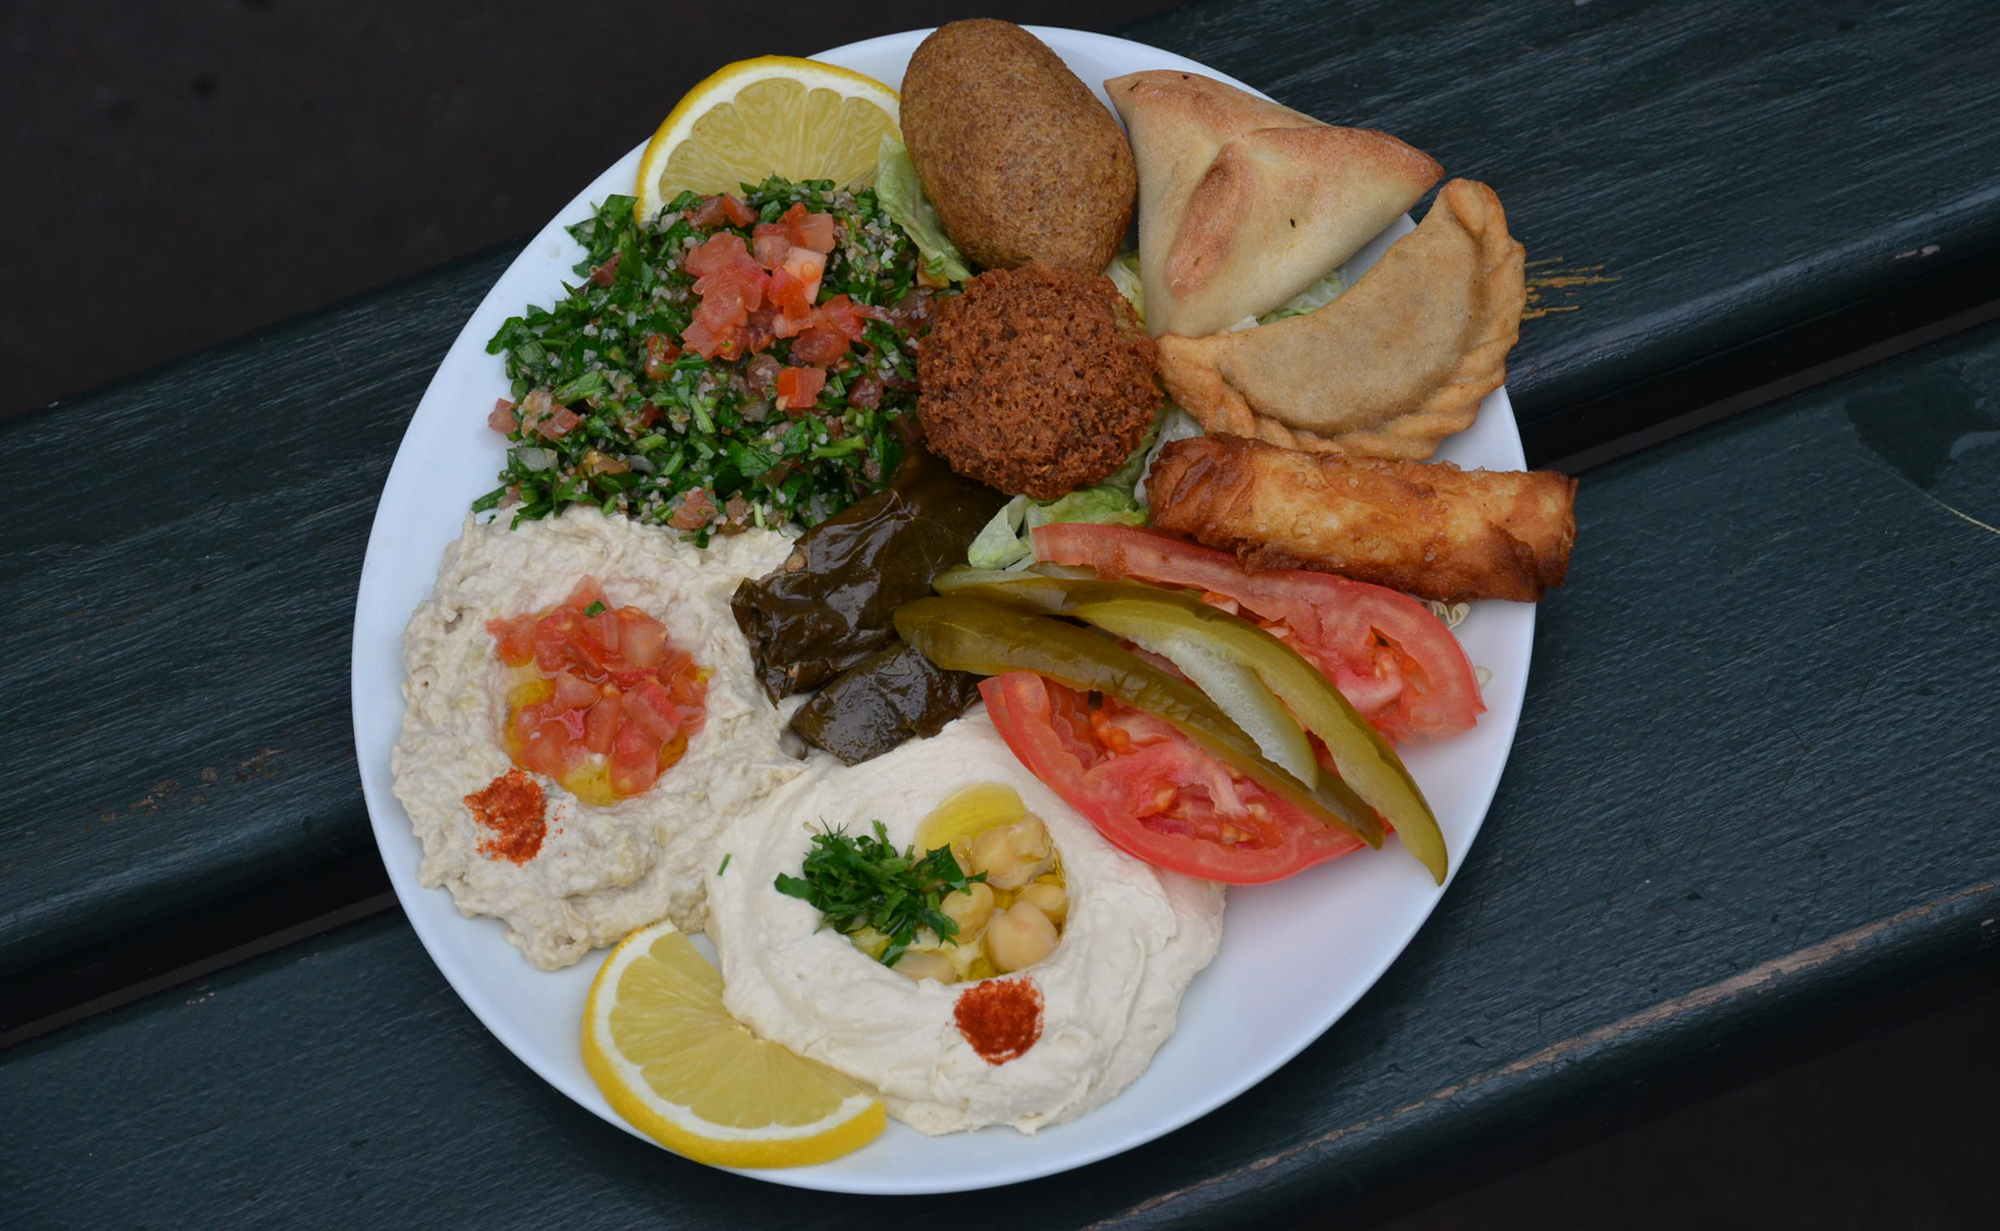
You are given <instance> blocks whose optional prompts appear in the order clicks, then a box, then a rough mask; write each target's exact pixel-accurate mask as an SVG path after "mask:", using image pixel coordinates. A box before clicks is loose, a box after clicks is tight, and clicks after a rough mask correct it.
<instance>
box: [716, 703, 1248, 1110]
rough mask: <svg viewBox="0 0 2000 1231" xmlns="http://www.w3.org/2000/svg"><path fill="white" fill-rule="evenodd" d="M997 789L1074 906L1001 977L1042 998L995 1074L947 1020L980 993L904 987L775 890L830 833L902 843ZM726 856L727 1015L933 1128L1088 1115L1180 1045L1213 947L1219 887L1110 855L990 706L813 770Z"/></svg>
mask: <svg viewBox="0 0 2000 1231" xmlns="http://www.w3.org/2000/svg"><path fill="white" fill-rule="evenodd" d="M984 782H997V783H1002V784H1005V785H1007V786H1011V787H1013V788H1014V789H1015V790H1016V791H1017V792H1019V793H1020V796H1021V800H1022V802H1023V803H1025V804H1026V805H1027V808H1028V811H1029V812H1031V813H1033V814H1035V815H1036V816H1039V817H1040V818H1041V819H1042V821H1043V823H1044V824H1046V825H1047V826H1048V830H1049V833H1050V836H1051V837H1053V838H1054V840H1055V845H1056V850H1057V852H1058V853H1059V854H1060V856H1061V859H1062V866H1063V874H1064V877H1065V879H1066V880H1067V883H1068V889H1069V894H1070V907H1069V916H1068V920H1067V924H1066V926H1065V928H1064V931H1063V935H1062V941H1061V943H1060V944H1058V945H1057V946H1056V949H1055V951H1054V952H1053V953H1051V954H1050V955H1049V956H1048V957H1046V958H1044V959H1043V960H1042V961H1040V962H1037V963H1036V964H1034V965H1032V966H1029V967H1027V968H1025V969H1023V970H1021V971H1017V972H1015V973H1013V974H1010V975H1007V976H1005V978H1006V979H1009V980H1014V979H1021V978H1024V977H1025V978H1030V979H1032V980H1033V981H1034V983H1035V985H1036V988H1037V989H1038V990H1039V991H1040V993H1041V997H1042V1019H1041V1033H1040V1037H1039V1038H1038V1039H1037V1040H1036V1041H1035V1042H1034V1044H1033V1045H1032V1046H1030V1047H1029V1048H1028V1049H1027V1050H1026V1051H1025V1052H1023V1053H1022V1054H1020V1055H1019V1056H1017V1057H1015V1058H1014V1059H1011V1060H1006V1061H1004V1062H1002V1063H989V1062H988V1061H987V1060H985V1059H983V1058H981V1056H980V1054H979V1053H978V1052H977V1051H975V1050H974V1048H973V1046H972V1044H971V1043H970V1042H969V1041H968V1040H967V1038H966V1037H965V1036H964V1035H963V1034H962V1033H961V1032H960V1030H959V1028H958V1026H957V1024H956V1021H955V1019H954V1010H955V1008H956V1006H957V1003H958V1000H959V998H960V997H961V996H963V995H965V994H966V993H967V991H968V989H971V988H977V987H982V986H984V985H985V983H986V982H990V981H982V982H979V983H955V984H951V985H949V986H947V985H944V984H940V983H936V982H933V981H931V980H928V979H925V980H922V981H918V982H912V981H911V980H910V979H909V978H907V977H906V976H904V975H900V974H898V973H896V972H895V971H894V970H892V969H890V968H889V967H887V966H883V965H882V964H880V963H879V962H876V961H874V960H873V959H871V958H870V957H869V956H868V955H867V954H865V953H862V952H861V951H860V950H858V949H856V948H855V947H854V945H853V944H852V943H851V942H850V941H849V940H848V939H847V938H846V937H843V936H841V935H839V934H838V933H836V932H834V931H832V930H831V929H822V928H821V927H820V912H819V911H818V910H817V909H815V908H814V907H813V906H812V905H810V904H809V903H807V902H805V901H802V900H800V899H798V898H792V897H787V896H785V895H784V894H781V893H779V892H778V891H777V890H776V889H775V888H773V886H772V882H773V881H774V880H775V879H776V877H777V876H778V874H779V873H781V872H783V873H788V874H790V875H793V876H796V875H798V874H799V869H800V865H801V863H802V862H803V860H804V858H805V855H806V853H807V851H808V850H809V849H810V848H811V845H812V836H813V834H814V833H816V832H818V831H819V829H820V827H821V826H822V825H827V826H835V827H844V828H845V829H846V830H847V832H849V833H862V832H866V831H867V829H868V827H869V825H870V823H871V822H873V821H877V820H879V821H881V822H883V824H884V825H885V826H886V827H887V828H888V833H889V838H890V840H891V841H892V842H894V843H895V844H896V846H897V847H899V848H900V847H903V846H906V845H908V844H909V843H910V842H912V841H913V840H914V838H915V836H916V831H917V827H918V825H919V824H921V823H922V822H923V820H924V818H925V817H927V816H928V815H930V813H931V812H932V811H933V810H934V809H935V808H936V807H937V806H938V805H939V804H940V803H942V802H943V801H944V800H945V799H946V797H948V796H950V795H952V794H953V793H955V792H957V791H959V790H961V789H963V788H965V787H968V786H972V785H975V784H978V783H984ZM719 849H720V850H721V851H724V852H727V853H728V854H729V856H730V861H729V863H728V865H727V867H725V868H724V869H723V870H722V871H721V872H720V873H717V872H716V870H715V867H714V866H713V865H711V866H710V868H709V876H708V892H709V934H710V935H711V936H712V937H713V938H714V940H715V942H716V947H717V949H718V950H719V951H720V953H721V958H722V976H723V989H724V990H723V1003H724V1005H725V1006H727V1007H728V1009H729V1011H730V1012H731V1013H733V1014H734V1015H735V1016H736V1019H737V1020H738V1021H740V1022H742V1023H743V1024H745V1025H747V1026H749V1027H750V1028H751V1029H752V1030H754V1031H756V1032H757V1033H758V1034H760V1035H762V1036H763V1037H765V1038H768V1039H773V1040H775V1041H777V1042H779V1043H782V1044H784V1045H785V1046H786V1047H789V1048H791V1049H792V1050H793V1051H795V1052H798V1053H799V1054H800V1055H804V1056H810V1057H812V1058H813V1059H815V1060H821V1061H824V1062H825V1063H827V1064H829V1065H832V1066H833V1067H834V1068H836V1069H839V1070H840V1071H841V1072H843V1073H845V1074H847V1075H848V1076H849V1077H852V1078H854V1079H855V1080H857V1081H860V1082H862V1083H865V1084H866V1085H868V1086H870V1087H872V1088H873V1089H874V1090H875V1091H877V1092H878V1093H879V1094H880V1095H881V1097H882V1100H883V1103H884V1104H885V1105H886V1106H887V1108H888V1110H889V1114H891V1115H893V1116H895V1117H897V1118H898V1119H900V1120H903V1121H905V1122H906V1123H908V1124H910V1125H911V1126H913V1127H915V1128H917V1129H919V1130H920V1131H922V1132H925V1133H948V1132H954V1131H958V1130H961V1129H974V1128H980V1127H983V1126H985V1125H989V1124H1009V1125H1012V1126H1014V1127H1015V1128H1017V1129H1019V1130H1021V1131H1022V1132H1027V1133H1032V1132H1034V1131H1035V1130H1036V1129H1038V1128H1042V1127H1045V1126H1047V1125H1050V1124H1057V1123H1061V1122H1062V1121H1064V1120H1069V1119H1073V1118H1075V1117H1076V1116H1079V1115H1081V1114H1083V1113H1084V1112H1086V1111H1089V1110H1090V1109H1091V1108H1093V1107H1096V1106H1098V1105H1100V1104H1102V1103H1104V1102H1105V1101H1107V1100H1108V1099H1110V1098H1111V1097H1112V1096H1113V1095H1115V1094H1117V1093H1118V1092H1119V1091H1121V1090H1123V1089H1124V1088H1125V1087H1126V1086H1128V1085H1130V1084H1131V1083H1132V1082H1133V1081H1134V1080H1135V1079H1136V1078H1137V1077H1138V1076H1139V1074H1141V1073H1143V1072H1144V1071H1145V1069H1146V1066H1147V1064H1148V1063H1150V1062H1151V1060H1152V1058H1153V1053H1154V1052H1155V1051H1157V1050H1158V1049H1159V1046H1160V1044H1161V1043H1163V1042H1165V1041H1166V1039H1167V1037H1168V1036H1169V1035H1171V1034H1172V1033H1173V1030H1174V1020H1175V1017H1176V1015H1177V1014H1178V1012H1179V1009H1180V999H1181V994H1182V992H1184V991H1185V990H1186V989H1187V985H1188V981H1189V980H1190V979H1192V978H1193V977H1194V975H1195V972H1196V971H1199V970H1200V969H1201V968H1202V967H1204V966H1206V965H1208V962H1209V959H1210V958H1212V957H1213V956H1214V955H1215V946H1216V943H1217V941H1218V940H1219V939H1220V938H1221V934H1222V886H1221V885H1218V884H1214V883H1211V882H1207V881H1199V880H1195V879H1193V878H1190V877H1186V876H1181V875H1179V874H1177V873H1173V872H1167V871H1164V870H1161V869H1157V868H1153V867H1151V866H1149V865H1147V864H1145V863H1142V862H1140V861H1139V860H1137V859H1134V858H1132V857H1131V856H1129V855H1127V854H1125V853H1124V852H1123V851H1120V850H1118V849H1117V848H1115V847H1113V846H1112V845H1111V844H1110V843H1108V842H1106V841H1105V840H1104V839H1103V838H1101V837H1100V836H1098V833H1097V831H1096V829H1094V828H1093V827H1092V826H1091V824H1090V822H1089V821H1088V820H1086V819H1085V818H1084V817H1083V816H1082V815H1081V814H1079V813H1078V812H1076V811H1075V810H1074V809H1072V808H1071V807H1070V806H1069V805H1068V804H1066V803H1064V802H1063V801H1062V799H1061V798H1060V797H1059V796H1057V795H1056V794H1055V792H1054V791H1051V790H1050V789H1049V788H1048V787H1046V786H1044V785H1043V784H1042V783H1041V782H1040V781H1038V780H1037V779H1036V778H1035V776H1034V775H1033V774H1031V773H1029V772H1028V771H1027V770H1026V769H1024V768H1023V767H1022V766H1021V763H1020V762H1019V761H1017V760H1016V759H1015V757H1014V754H1013V753H1012V752H1011V751H1009V750H1008V748H1007V745H1006V744H1005V743H1004V742H1003V741H1002V740H1001V738H1000V736H999V733H998V732H997V731H995V730H994V728H993V723H992V720H991V719H989V718H988V717H987V716H986V713H985V711H984V710H983V709H981V710H976V711H974V712H973V713H972V714H970V715H968V716H966V717H964V718H961V719H959V720H958V721H956V722H954V723H952V724H951V725H950V726H948V727H946V728H945V729H944V730H943V731H941V732H939V733H938V734H937V735H935V736H933V737H932V738H930V739H926V740H915V741H912V742H910V743H907V744H904V745H902V746H901V747H899V748H897V749H895V750H894V751H892V752H889V753H886V754H885V755H883V756H880V757H877V758H876V759H874V760H872V761H867V762H864V763H862V764H860V765H856V766H852V767H846V766H842V765H840V764H839V763H838V762H837V761H835V760H833V759H832V758H830V757H818V758H815V759H814V760H813V761H812V762H811V763H810V765H809V767H808V768H807V769H806V771H805V772H804V773H803V774H801V775H799V776H798V777H797V778H794V779H793V780H792V781H791V782H790V783H788V784H787V785H786V786H785V787H784V788H782V789H781V790H779V791H778V792H777V793H775V794H774V795H772V796H771V797H770V798H769V799H767V800H766V801H765V802H764V803H763V804H761V805H759V806H758V807H757V808H755V809H753V810H752V811H751V812H749V813H748V814H746V815H744V816H742V817H740V818H738V819H737V820H735V821H733V822H732V823H731V824H730V825H729V827H728V828H727V829H726V830H725V831H724V833H723V835H722V839H721V845H720V848H719Z"/></svg>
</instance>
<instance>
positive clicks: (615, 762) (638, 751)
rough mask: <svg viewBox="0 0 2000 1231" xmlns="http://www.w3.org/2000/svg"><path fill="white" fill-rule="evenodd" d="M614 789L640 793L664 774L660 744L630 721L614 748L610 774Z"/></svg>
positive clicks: (619, 735)
mask: <svg viewBox="0 0 2000 1231" xmlns="http://www.w3.org/2000/svg"><path fill="white" fill-rule="evenodd" d="M607 776H608V777H609V778H610V780H611V789H612V791H614V792H615V793H617V794H618V795H621V796H626V797H630V796H633V795H637V794H639V793H640V792H641V791H644V790H645V789H646V788H648V787H650V786H652V785H653V783H654V782H655V781H657V780H658V778H659V776H660V744H659V741H658V740H655V739H652V738H650V737H649V736H647V734H646V733H645V732H644V731H642V730H640V729H639V728H638V726H636V725H634V724H631V723H627V724H626V725H625V728H624V729H623V730H621V731H619V732H618V742H617V743H616V744H615V745H613V747H612V750H611V764H610V769H609V773H608V775H607Z"/></svg>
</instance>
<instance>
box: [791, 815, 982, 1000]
mask: <svg viewBox="0 0 2000 1231" xmlns="http://www.w3.org/2000/svg"><path fill="white" fill-rule="evenodd" d="M812 841H813V848H812V850H810V851H807V852H806V857H805V863H804V866H803V867H801V868H800V869H799V870H800V871H801V872H803V873H804V874H805V875H804V876H787V875H785V874H784V873H782V872H780V873H779V874H778V879H777V882H776V884H777V889H778V892H779V893H782V894H786V895H787V896H790V897H794V898H803V899H805V901H807V902H809V903H811V904H812V905H813V906H816V907H818V908H819V912H820V915H821V916H822V918H821V923H820V926H822V927H830V928H832V929H833V930H834V931H836V932H839V933H840V934H841V935H842V936H851V935H853V934H854V933H856V932H859V931H861V930H862V929H863V928H873V929H874V930H876V931H877V932H880V933H882V934H883V935H884V936H887V937H888V938H889V947H888V948H886V949H884V950H883V951H882V956H881V959H880V960H881V962H882V964H883V965H884V966H894V965H895V964H896V961H897V959H898V958H901V957H902V956H903V951H904V950H905V949H908V948H909V947H910V943H911V942H912V941H914V940H915V939H916V937H917V932H918V930H919V929H921V928H929V929H931V930H932V931H934V932H936V933H937V934H938V936H939V937H941V938H942V939H945V940H950V939H951V938H952V937H954V936H956V935H958V925H957V924H956V923H953V922H952V921H951V917H950V916H948V915H946V914H945V913H944V912H943V911H941V910H940V909H939V908H938V904H939V902H940V901H941V900H942V899H943V897H944V895H945V894H947V893H950V892H951V891H952V890H955V889H959V890H962V889H964V888H965V887H966V886H968V885H971V884H973V883H975V882H978V881H983V880H985V879H986V873H984V872H980V873H978V874H977V875H973V876H967V875H966V874H965V869H963V868H961V867H959V866H958V860H956V859H954V858H953V857H952V853H951V848H950V847H949V846H940V847H938V848H936V849H935V850H932V851H930V852H929V853H928V854H925V855H923V856H922V857H919V856H918V855H917V853H916V847H915V846H914V845H912V846H911V847H909V848H908V849H906V850H904V851H903V853H902V854H900V855H899V854H897V853H896V848H895V847H894V846H893V845H892V844H891V843H890V842H889V831H888V830H887V829H885V828H883V825H882V822H880V821H876V822H875V832H874V834H873V835H872V836H871V835H869V834H862V835H860V836H859V837H855V836H851V835H849V834H847V833H845V832H843V831H841V830H839V829H826V830H822V831H821V832H819V833H816V834H814V835H813V840H812Z"/></svg>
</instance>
